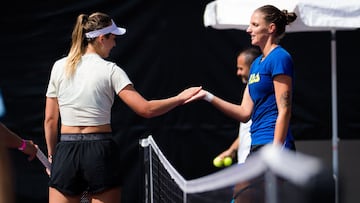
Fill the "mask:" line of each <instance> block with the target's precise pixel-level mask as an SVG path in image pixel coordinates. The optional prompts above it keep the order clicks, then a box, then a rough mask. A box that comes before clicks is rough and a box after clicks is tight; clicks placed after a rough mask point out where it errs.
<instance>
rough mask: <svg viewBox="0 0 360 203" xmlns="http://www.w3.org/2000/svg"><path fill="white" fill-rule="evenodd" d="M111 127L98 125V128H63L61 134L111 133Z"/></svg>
mask: <svg viewBox="0 0 360 203" xmlns="http://www.w3.org/2000/svg"><path fill="white" fill-rule="evenodd" d="M111 132H112V131H111V125H110V124H105V125H98V126H66V125H62V126H61V133H62V134H65V133H72V134H75V133H111Z"/></svg>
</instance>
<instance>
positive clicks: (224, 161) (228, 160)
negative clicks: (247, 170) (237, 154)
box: [213, 156, 232, 168]
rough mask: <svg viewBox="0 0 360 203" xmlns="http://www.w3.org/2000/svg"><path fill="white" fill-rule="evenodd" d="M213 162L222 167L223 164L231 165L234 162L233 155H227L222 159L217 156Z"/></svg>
mask: <svg viewBox="0 0 360 203" xmlns="http://www.w3.org/2000/svg"><path fill="white" fill-rule="evenodd" d="M213 164H214V166H215V167H218V168H221V167H223V166H225V167H226V166H230V165H231V164H232V158H231V157H229V156H228V157H225V158H224V159H221V158H220V157H215V159H214V160H213Z"/></svg>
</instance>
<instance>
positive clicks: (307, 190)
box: [140, 135, 335, 203]
mask: <svg viewBox="0 0 360 203" xmlns="http://www.w3.org/2000/svg"><path fill="white" fill-rule="evenodd" d="M140 145H141V146H142V147H143V149H144V150H143V152H144V157H143V158H144V159H143V160H144V166H145V168H144V174H145V176H144V184H145V187H144V188H145V191H144V193H145V195H144V202H145V203H208V202H209V203H217V202H219V203H231V202H233V203H246V202H252V203H263V202H266V203H282V202H284V203H288V202H292V203H312V202H334V195H335V193H334V188H335V186H334V183H333V178H332V173H331V171H329V170H328V169H327V168H325V167H324V166H323V164H322V163H321V161H319V160H318V159H317V158H315V157H311V156H309V155H305V154H302V153H299V152H296V153H295V152H293V151H289V150H283V149H281V148H279V147H276V146H273V145H268V146H264V147H263V148H262V149H261V150H260V151H259V153H257V154H254V155H252V156H251V157H249V158H248V160H247V161H246V162H245V163H244V164H241V165H237V164H235V165H232V166H230V167H227V168H224V169H222V170H220V171H218V172H215V173H213V174H209V175H206V176H204V177H200V178H196V179H192V180H185V179H184V178H183V177H182V176H181V175H180V174H179V172H178V171H177V170H176V169H175V168H174V167H173V166H172V164H171V163H170V162H169V161H168V160H167V158H166V156H165V155H164V154H163V153H162V151H161V150H160V148H159V146H158V145H157V144H156V142H155V140H154V139H153V137H152V136H151V135H150V136H149V137H147V138H145V139H141V140H140Z"/></svg>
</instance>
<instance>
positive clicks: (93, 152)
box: [44, 12, 201, 203]
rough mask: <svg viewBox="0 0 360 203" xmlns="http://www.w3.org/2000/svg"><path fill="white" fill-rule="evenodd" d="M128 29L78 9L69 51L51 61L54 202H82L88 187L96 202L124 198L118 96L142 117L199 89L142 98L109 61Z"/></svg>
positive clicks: (48, 115) (48, 124)
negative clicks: (115, 114) (114, 114)
mask: <svg viewBox="0 0 360 203" xmlns="http://www.w3.org/2000/svg"><path fill="white" fill-rule="evenodd" d="M125 32H126V30H125V29H124V28H120V27H117V26H116V25H115V23H114V21H113V20H112V19H111V18H110V17H109V16H108V15H106V14H104V13H99V12H97V13H93V14H91V15H86V14H80V15H79V16H78V17H77V21H76V24H75V27H74V30H73V33H72V44H71V48H70V52H69V54H68V55H67V56H66V57H64V58H62V59H60V60H58V61H56V62H55V64H54V65H53V68H52V71H51V76H50V81H49V84H48V88H47V92H46V107H45V121H44V130H45V138H46V144H47V151H48V156H49V161H51V162H52V167H51V171H50V172H49V175H50V181H49V202H50V203H73V202H74V203H75V202H76V203H78V202H79V201H80V198H81V193H82V192H83V191H85V190H86V191H88V193H89V198H90V201H91V202H93V203H95V202H96V203H98V202H104V203H105V202H106V203H119V202H120V201H121V173H120V171H121V170H120V168H121V166H120V164H119V161H118V160H119V151H118V146H117V145H116V143H115V142H114V140H113V139H112V129H111V126H110V122H111V121H110V116H111V115H110V114H111V107H112V104H113V101H114V97H115V95H118V96H119V97H120V98H121V99H122V100H123V101H124V103H126V104H127V105H128V106H129V107H130V108H131V109H132V110H133V111H134V112H136V113H137V114H139V115H140V116H143V117H145V118H151V117H154V116H159V115H162V114H164V113H166V112H168V111H170V110H172V109H173V108H175V107H176V106H178V105H182V104H184V102H185V101H186V100H187V99H189V98H191V97H192V96H193V95H195V94H196V93H198V92H199V91H200V89H201V87H192V88H188V89H185V90H184V91H182V92H181V93H179V94H178V95H176V96H174V97H170V98H167V99H161V100H151V101H148V100H146V99H145V98H143V97H142V96H141V95H140V94H139V93H138V92H137V91H136V90H135V89H134V87H133V84H132V82H131V81H130V79H129V78H128V76H127V74H126V73H125V72H124V71H123V70H122V69H121V68H120V67H119V66H117V65H116V64H115V63H113V62H110V61H107V60H105V58H107V57H108V56H109V53H110V51H111V49H112V48H113V47H115V45H116V42H115V38H116V35H123V34H125ZM60 120H61V127H60V134H61V135H60V142H58V122H59V121H60Z"/></svg>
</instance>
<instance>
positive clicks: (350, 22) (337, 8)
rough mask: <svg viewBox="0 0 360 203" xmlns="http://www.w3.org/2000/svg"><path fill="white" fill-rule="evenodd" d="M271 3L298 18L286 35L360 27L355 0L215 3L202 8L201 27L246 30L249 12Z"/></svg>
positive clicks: (359, 4) (226, 0) (359, 3)
mask: <svg viewBox="0 0 360 203" xmlns="http://www.w3.org/2000/svg"><path fill="white" fill-rule="evenodd" d="M266 4H271V5H274V6H276V7H278V8H279V9H280V10H284V9H286V10H288V12H295V13H296V14H297V16H298V18H297V19H296V21H295V22H293V23H292V24H291V25H289V26H288V27H287V28H286V30H287V32H303V31H316V30H318V31H326V30H332V29H336V30H340V29H351V28H359V27H360V1H359V0H346V1H341V0H316V1H315V0H217V1H213V2H210V3H209V4H208V5H207V6H206V9H205V13H204V25H205V26H211V27H213V28H216V29H241V30H246V28H247V27H248V25H249V22H250V17H251V14H252V12H253V11H254V10H255V9H256V8H258V7H260V6H263V5H266Z"/></svg>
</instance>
